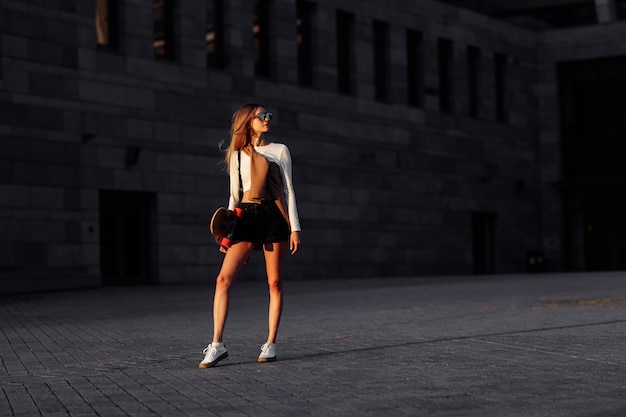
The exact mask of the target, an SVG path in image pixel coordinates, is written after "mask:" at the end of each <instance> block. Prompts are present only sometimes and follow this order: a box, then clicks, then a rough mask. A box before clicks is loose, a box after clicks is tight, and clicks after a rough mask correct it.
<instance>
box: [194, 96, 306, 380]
mask: <svg viewBox="0 0 626 417" xmlns="http://www.w3.org/2000/svg"><path fill="white" fill-rule="evenodd" d="M271 119H272V113H270V112H268V111H266V110H265V108H264V107H263V106H262V105H260V104H255V103H251V104H246V105H244V106H243V107H241V108H240V109H239V110H237V112H235V114H234V115H233V119H232V125H231V130H230V134H231V141H230V146H229V147H228V149H227V151H226V157H225V160H226V164H227V165H228V171H229V174H230V199H229V202H228V208H229V209H230V210H232V209H234V208H235V207H241V208H242V209H243V210H244V214H243V217H242V218H241V219H240V220H239V221H238V223H237V227H236V230H235V235H234V236H233V239H234V241H235V243H233V244H232V245H231V247H230V248H229V249H228V250H225V249H223V248H222V251H223V252H226V255H225V256H224V261H223V263H222V268H221V270H220V272H219V274H218V276H217V280H216V283H215V296H214V299H213V342H212V343H211V344H210V345H208V346H207V348H206V349H204V351H203V353H204V354H205V356H204V359H203V360H202V362H200V365H199V367H200V368H210V367H213V366H215V365H217V363H218V362H219V361H221V360H222V359H225V358H226V357H228V351H227V350H226V347H225V345H224V342H223V340H222V335H223V333H224V325H225V323H226V317H227V315H228V300H229V289H230V286H231V284H232V282H233V280H234V279H235V277H236V276H237V273H238V272H239V270H240V269H241V267H242V266H243V265H244V264H245V263H246V261H247V259H248V258H249V257H250V254H251V252H252V251H253V250H255V249H258V250H261V249H262V250H263V254H264V257H265V269H266V272H267V283H268V286H269V293H270V302H269V317H268V321H269V333H268V336H267V341H266V343H265V344H263V345H262V346H261V354H260V355H259V358H258V361H259V362H272V361H275V360H276V345H275V342H276V334H277V332H278V325H279V323H280V316H281V313H282V307H283V293H282V270H283V263H284V260H285V254H286V253H287V248H289V250H290V251H291V254H292V255H293V254H294V253H296V252H297V251H298V249H299V248H300V221H299V219H298V210H297V208H296V196H295V193H294V189H293V182H292V175H291V155H290V154H289V149H288V148H287V146H285V145H283V144H280V143H274V142H268V141H267V140H266V138H265V134H266V133H267V132H269V130H270V120H271ZM240 179H241V184H240Z"/></svg>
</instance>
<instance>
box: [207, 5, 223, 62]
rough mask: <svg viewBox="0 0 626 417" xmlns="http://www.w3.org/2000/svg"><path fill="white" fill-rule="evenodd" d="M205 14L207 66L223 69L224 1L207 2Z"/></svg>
mask: <svg viewBox="0 0 626 417" xmlns="http://www.w3.org/2000/svg"><path fill="white" fill-rule="evenodd" d="M206 12H207V13H206V35H205V36H206V55H207V65H208V66H209V67H214V68H224V0H209V2H207V5H206Z"/></svg>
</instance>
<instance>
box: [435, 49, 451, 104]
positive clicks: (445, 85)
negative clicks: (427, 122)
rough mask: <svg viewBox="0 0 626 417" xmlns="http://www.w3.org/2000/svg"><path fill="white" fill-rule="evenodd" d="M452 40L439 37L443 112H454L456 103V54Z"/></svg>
mask: <svg viewBox="0 0 626 417" xmlns="http://www.w3.org/2000/svg"><path fill="white" fill-rule="evenodd" d="M453 53H454V51H453V45H452V41H451V40H449V39H444V38H439V42H438V60H439V109H440V110H441V111H442V112H446V113H453V112H454V103H453V100H452V97H453V95H454V88H453V87H454V73H453V66H454V55H453Z"/></svg>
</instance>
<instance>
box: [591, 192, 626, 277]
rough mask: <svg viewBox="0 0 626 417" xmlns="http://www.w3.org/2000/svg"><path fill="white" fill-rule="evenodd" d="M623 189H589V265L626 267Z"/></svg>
mask: <svg viewBox="0 0 626 417" xmlns="http://www.w3.org/2000/svg"><path fill="white" fill-rule="evenodd" d="M625 192H626V187H621V188H620V189H613V188H610V187H609V188H605V189H593V190H588V191H587V192H585V214H584V222H585V223H584V226H585V234H584V236H585V269H586V270H588V271H602V270H604V271H612V270H623V269H626V204H625V202H624V199H623V198H622V197H621V196H623V195H625V194H624V193H625Z"/></svg>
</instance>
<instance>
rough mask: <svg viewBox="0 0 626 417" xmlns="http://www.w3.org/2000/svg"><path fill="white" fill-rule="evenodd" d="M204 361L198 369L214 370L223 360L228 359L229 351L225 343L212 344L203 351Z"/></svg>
mask: <svg viewBox="0 0 626 417" xmlns="http://www.w3.org/2000/svg"><path fill="white" fill-rule="evenodd" d="M202 353H204V359H203V360H202V362H200V364H199V365H198V368H203V369H204V368H212V367H214V366H215V365H217V363H218V362H219V361H221V360H222V359H226V358H227V357H228V351H227V350H226V346H225V345H224V343H211V344H210V345H209V346H207V347H206V349H204V350H203V351H202Z"/></svg>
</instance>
